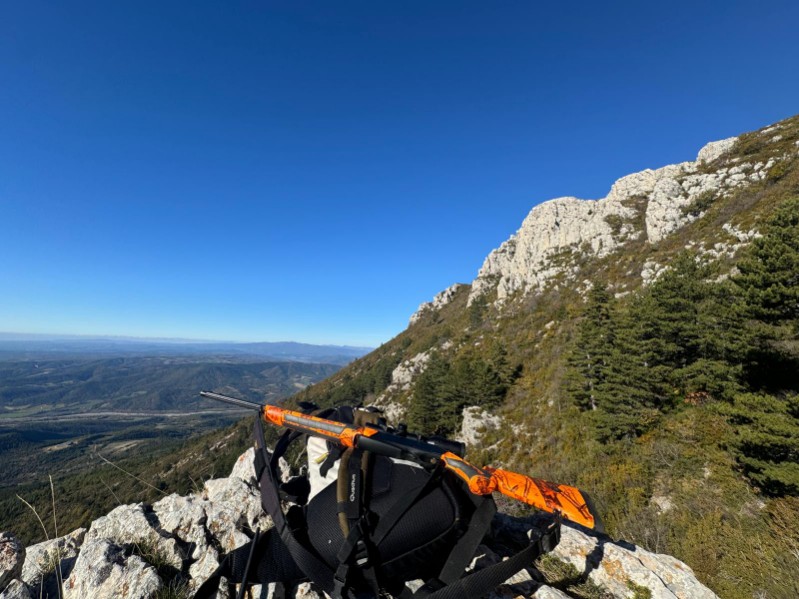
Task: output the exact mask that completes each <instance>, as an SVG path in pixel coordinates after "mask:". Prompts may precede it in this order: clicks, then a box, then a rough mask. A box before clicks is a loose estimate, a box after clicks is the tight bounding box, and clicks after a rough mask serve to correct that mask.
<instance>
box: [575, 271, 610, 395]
mask: <svg viewBox="0 0 799 599" xmlns="http://www.w3.org/2000/svg"><path fill="white" fill-rule="evenodd" d="M613 309H614V305H613V302H612V298H611V295H610V294H609V293H608V290H607V287H605V285H604V284H600V283H597V284H595V285H594V286H593V287H592V288H591V290H590V291H589V292H588V298H587V303H586V307H585V312H584V313H583V319H582V321H580V325H579V328H578V331H577V342H576V344H575V347H574V350H573V351H572V352H571V355H570V356H569V373H568V375H567V385H568V391H569V393H570V395H571V396H572V398H574V401H575V402H576V403H577V405H578V406H579V407H580V408H581V409H583V410H589V409H590V410H596V408H597V397H596V390H597V388H598V387H599V386H600V385H601V384H602V383H604V381H605V379H606V377H607V369H608V361H609V359H610V355H611V352H612V350H613V341H614V323H613V317H612V313H613Z"/></svg>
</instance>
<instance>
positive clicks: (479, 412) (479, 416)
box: [458, 406, 502, 447]
mask: <svg viewBox="0 0 799 599" xmlns="http://www.w3.org/2000/svg"><path fill="white" fill-rule="evenodd" d="M501 425H502V418H501V417H499V416H497V415H496V414H492V413H490V412H486V411H485V410H484V409H483V408H481V407H480V406H467V407H465V408H463V421H462V422H461V431H460V434H459V435H458V441H463V442H464V443H466V445H467V447H468V446H470V445H475V444H476V443H477V442H478V441H479V440H480V439H481V438H482V437H483V435H484V434H485V433H486V432H487V431H489V430H493V429H497V428H499V427H500V426H501Z"/></svg>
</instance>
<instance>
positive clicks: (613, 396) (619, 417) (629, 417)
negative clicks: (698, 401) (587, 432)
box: [593, 310, 659, 441]
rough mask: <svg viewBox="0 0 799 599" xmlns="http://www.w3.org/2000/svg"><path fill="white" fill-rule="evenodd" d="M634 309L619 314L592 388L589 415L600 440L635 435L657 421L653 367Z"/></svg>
mask: <svg viewBox="0 0 799 599" xmlns="http://www.w3.org/2000/svg"><path fill="white" fill-rule="evenodd" d="M642 324H643V323H642V322H641V321H640V319H638V318H637V311H636V310H626V311H623V312H621V314H620V315H619V317H618V319H617V321H616V325H615V327H614V336H613V344H612V347H611V350H610V352H609V353H608V354H607V364H606V366H605V367H604V369H603V371H602V373H603V374H602V378H601V380H599V381H598V382H597V384H596V386H595V388H594V397H595V401H596V405H597V409H596V411H595V412H594V413H593V417H594V420H595V423H596V429H597V436H598V437H599V439H600V440H601V441H608V440H612V439H622V438H632V437H637V436H638V435H640V434H642V433H643V432H645V431H647V430H649V429H650V428H651V427H652V426H654V424H655V423H656V422H657V419H658V416H659V413H658V409H657V406H658V398H659V396H658V394H657V393H656V392H655V389H656V388H657V382H658V379H657V376H656V371H655V370H654V369H653V368H652V367H651V365H650V364H649V363H648V361H647V355H646V353H645V349H646V347H645V339H644V336H645V332H646V331H645V328H644V327H643V326H642Z"/></svg>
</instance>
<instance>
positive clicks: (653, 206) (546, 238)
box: [469, 137, 776, 303]
mask: <svg viewBox="0 0 799 599" xmlns="http://www.w3.org/2000/svg"><path fill="white" fill-rule="evenodd" d="M737 139H738V138H736V137H731V138H728V139H724V140H721V141H716V142H711V143H709V144H707V145H706V146H705V147H703V148H702V149H701V150H700V151H699V154H698V156H697V159H696V160H695V161H693V162H683V163H680V164H673V165H668V166H664V167H662V168H659V169H656V170H651V169H647V170H644V171H641V172H639V173H634V174H631V175H627V176H626V177H622V178H621V179H619V180H618V181H616V183H614V184H613V186H612V187H611V190H610V192H609V193H608V195H607V196H606V197H604V198H602V199H599V200H580V199H577V198H574V197H563V198H556V199H554V200H550V201H548V202H544V203H542V204H539V205H538V206H536V207H534V208H533V209H532V210H531V211H530V213H529V214H528V216H527V218H525V219H524V222H523V223H522V226H521V228H520V229H519V230H518V231H517V232H516V233H515V234H514V235H513V236H511V238H510V239H508V240H507V241H506V242H504V243H503V244H502V245H501V246H500V247H499V248H497V249H496V250H494V251H493V252H491V254H489V255H488V257H487V258H486V260H485V262H484V263H483V266H482V268H481V269H480V271H479V273H478V275H477V278H476V279H475V280H474V281H473V283H472V290H471V294H470V297H469V301H470V303H471V302H473V301H474V300H475V299H476V298H478V297H480V296H482V295H484V294H486V293H488V292H489V291H492V290H496V293H497V299H498V300H499V301H500V302H501V301H502V300H504V299H505V298H507V297H508V296H510V295H511V294H513V293H514V292H516V291H523V292H526V291H533V290H536V289H540V288H542V287H543V286H544V285H545V284H546V283H547V282H549V281H550V280H551V279H553V278H554V277H555V276H556V275H558V274H560V273H563V272H567V274H569V273H568V265H569V262H570V260H569V258H570V257H571V255H573V254H583V255H592V256H595V257H599V258H601V257H603V256H607V255H608V254H610V253H612V252H615V251H616V250H618V249H619V248H621V247H622V246H624V245H625V244H626V243H627V242H629V241H631V240H636V239H641V238H643V239H645V240H646V241H647V242H648V243H650V244H654V243H657V242H659V241H661V240H663V239H664V238H666V237H667V236H668V235H670V234H671V233H673V232H674V231H676V230H677V229H679V228H681V227H683V226H684V225H686V224H688V223H690V222H692V221H693V220H696V219H697V218H699V217H701V212H692V211H690V210H687V208H688V207H689V206H690V205H691V204H692V203H694V202H696V201H697V200H699V199H701V198H702V197H703V196H705V195H706V194H716V195H721V196H723V195H725V194H729V193H731V192H732V191H734V190H736V189H738V188H740V187H743V186H746V185H749V184H751V183H756V182H758V181H762V180H763V179H765V177H766V175H767V173H768V172H769V169H771V168H772V167H773V166H774V164H775V162H776V160H775V159H773V158H772V159H770V160H768V161H767V162H756V163H749V162H745V161H740V160H738V159H733V160H732V161H730V163H729V164H725V165H723V166H721V165H719V166H718V167H717V168H713V169H709V168H708V165H710V164H711V163H714V162H716V161H718V160H720V159H723V158H724V157H725V156H726V155H727V154H728V153H729V152H730V151H731V150H732V149H733V148H734V147H735V144H736V141H737Z"/></svg>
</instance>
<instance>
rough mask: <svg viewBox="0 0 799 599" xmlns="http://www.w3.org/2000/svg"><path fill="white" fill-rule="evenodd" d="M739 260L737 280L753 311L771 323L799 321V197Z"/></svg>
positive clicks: (789, 202) (771, 221) (775, 217)
mask: <svg viewBox="0 0 799 599" xmlns="http://www.w3.org/2000/svg"><path fill="white" fill-rule="evenodd" d="M762 234H763V236H762V237H760V238H759V239H755V240H754V242H752V245H751V247H750V250H749V252H748V254H747V255H746V256H745V257H744V259H742V260H741V261H740V263H739V264H738V269H739V270H740V275H738V276H737V277H736V278H735V282H736V283H737V284H738V285H739V286H740V287H741V288H742V289H743V290H744V292H745V293H746V299H747V305H748V306H749V310H750V314H751V315H752V316H753V317H754V318H756V319H757V320H760V321H762V322H764V323H766V324H768V325H772V326H775V325H780V324H786V323H787V324H793V325H794V330H795V327H796V324H797V323H798V322H799V197H794V198H791V199H789V200H787V201H786V202H785V203H784V204H783V205H782V206H781V207H780V208H779V209H778V210H777V211H776V212H775V214H774V215H773V217H772V218H771V219H769V221H768V223H767V224H766V226H765V227H764V228H763V231H762Z"/></svg>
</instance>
